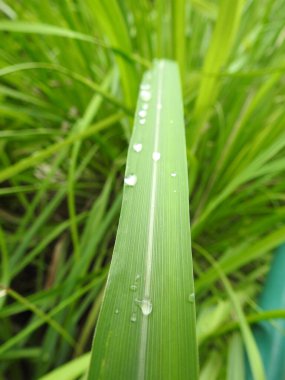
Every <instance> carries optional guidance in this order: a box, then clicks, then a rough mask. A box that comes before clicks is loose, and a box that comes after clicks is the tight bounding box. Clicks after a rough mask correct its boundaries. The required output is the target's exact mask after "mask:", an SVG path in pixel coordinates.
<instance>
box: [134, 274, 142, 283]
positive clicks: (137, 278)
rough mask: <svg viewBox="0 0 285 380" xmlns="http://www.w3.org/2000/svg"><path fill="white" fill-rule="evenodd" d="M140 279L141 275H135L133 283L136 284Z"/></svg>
mask: <svg viewBox="0 0 285 380" xmlns="http://www.w3.org/2000/svg"><path fill="white" fill-rule="evenodd" d="M140 278H141V275H140V274H137V275H136V278H135V281H136V282H138V281H139V279H140Z"/></svg>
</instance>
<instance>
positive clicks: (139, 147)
mask: <svg viewBox="0 0 285 380" xmlns="http://www.w3.org/2000/svg"><path fill="white" fill-rule="evenodd" d="M133 149H134V151H135V152H138V153H139V152H141V150H142V144H134V145H133Z"/></svg>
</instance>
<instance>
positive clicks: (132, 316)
mask: <svg viewBox="0 0 285 380" xmlns="http://www.w3.org/2000/svg"><path fill="white" fill-rule="evenodd" d="M136 321H137V315H136V313H132V315H131V322H133V323H135V322H136Z"/></svg>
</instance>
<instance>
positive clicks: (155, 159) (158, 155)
mask: <svg viewBox="0 0 285 380" xmlns="http://www.w3.org/2000/svg"><path fill="white" fill-rule="evenodd" d="M152 159H153V161H159V160H160V153H159V152H153V153H152Z"/></svg>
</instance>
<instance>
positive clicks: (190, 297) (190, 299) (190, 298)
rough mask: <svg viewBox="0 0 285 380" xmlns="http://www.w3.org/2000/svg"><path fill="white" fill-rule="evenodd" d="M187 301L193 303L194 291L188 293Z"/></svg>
mask: <svg viewBox="0 0 285 380" xmlns="http://www.w3.org/2000/svg"><path fill="white" fill-rule="evenodd" d="M188 301H189V302H190V303H194V301H195V293H191V294H189V297H188Z"/></svg>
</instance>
